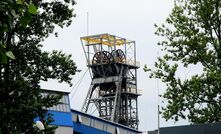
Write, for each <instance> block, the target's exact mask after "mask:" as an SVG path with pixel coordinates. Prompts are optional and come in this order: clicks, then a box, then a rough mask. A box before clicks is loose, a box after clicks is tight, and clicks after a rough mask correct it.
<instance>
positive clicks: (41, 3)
mask: <svg viewBox="0 0 221 134" xmlns="http://www.w3.org/2000/svg"><path fill="white" fill-rule="evenodd" d="M74 4H75V2H74V1H73V0H64V1H63V0H61V1H59V0H56V1H45V0H32V1H29V0H27V1H25V0H5V1H0V18H4V19H1V20H0V39H1V45H0V53H1V55H0V57H1V60H0V61H1V62H0V109H1V110H0V115H1V116H0V133H6V134H7V133H13V134H14V133H15V134H16V133H37V131H36V130H35V129H34V127H33V124H34V118H36V117H44V115H45V114H46V110H45V109H44V108H47V107H51V106H52V105H55V104H58V100H59V97H54V96H48V97H46V98H43V97H42V96H41V93H40V92H41V90H40V86H39V83H40V81H47V80H49V79H56V80H58V81H59V82H66V83H68V84H69V85H70V86H71V85H72V84H71V78H72V77H71V76H72V75H74V74H75V73H76V71H78V70H77V67H76V65H75V63H74V61H73V60H72V59H71V55H66V54H64V53H63V52H61V51H52V52H51V53H50V52H44V51H42V50H41V48H42V45H41V44H40V43H41V42H42V41H44V39H45V38H47V37H48V36H49V35H50V34H52V33H55V32H54V29H55V27H56V26H59V27H61V28H63V27H64V26H69V25H70V24H71V19H72V17H74V16H75V15H74V14H73V5H74ZM12 52H13V54H12ZM5 55H6V56H8V57H10V58H7V57H6V56H5ZM2 57H3V58H2ZM5 57H6V58H5ZM14 57H15V59H13V58H14ZM11 58H12V59H11ZM46 122H47V120H46ZM49 122H50V121H49Z"/></svg>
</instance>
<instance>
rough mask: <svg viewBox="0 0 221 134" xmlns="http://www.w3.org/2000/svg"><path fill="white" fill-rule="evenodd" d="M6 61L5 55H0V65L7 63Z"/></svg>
mask: <svg viewBox="0 0 221 134" xmlns="http://www.w3.org/2000/svg"><path fill="white" fill-rule="evenodd" d="M7 59H8V57H7V56H6V55H5V54H1V55H0V62H1V63H3V64H6V63H7Z"/></svg>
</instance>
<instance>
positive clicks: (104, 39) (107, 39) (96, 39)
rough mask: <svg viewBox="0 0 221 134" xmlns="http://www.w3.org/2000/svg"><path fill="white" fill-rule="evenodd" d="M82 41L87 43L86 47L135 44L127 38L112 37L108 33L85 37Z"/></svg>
mask: <svg viewBox="0 0 221 134" xmlns="http://www.w3.org/2000/svg"><path fill="white" fill-rule="evenodd" d="M81 40H83V41H86V42H87V43H86V44H85V45H94V44H102V45H107V46H114V45H116V46H120V45H124V44H130V43H132V42H134V41H131V40H128V39H126V38H122V37H119V36H115V35H111V34H108V33H104V34H97V35H90V36H84V37H81Z"/></svg>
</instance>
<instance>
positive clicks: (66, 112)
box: [35, 90, 141, 134]
mask: <svg viewBox="0 0 221 134" xmlns="http://www.w3.org/2000/svg"><path fill="white" fill-rule="evenodd" d="M42 95H43V96H47V95H62V98H61V100H60V104H58V105H56V106H53V107H50V108H48V113H51V114H53V119H54V121H53V122H52V123H51V125H54V126H57V129H56V131H55V134H139V133H141V132H140V131H137V130H135V129H132V128H129V127H126V126H124V125H121V124H119V123H114V122H111V121H108V120H105V119H101V118H99V117H95V116H92V115H89V114H86V113H83V112H81V111H77V110H74V109H71V108H70V100H69V97H68V95H69V92H64V91H52V90H43V93H42ZM35 120H38V119H35Z"/></svg>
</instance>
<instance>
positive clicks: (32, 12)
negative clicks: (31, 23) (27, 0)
mask: <svg viewBox="0 0 221 134" xmlns="http://www.w3.org/2000/svg"><path fill="white" fill-rule="evenodd" d="M28 12H29V13H31V14H37V8H36V6H35V5H34V4H31V5H30V6H29V7H28Z"/></svg>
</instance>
